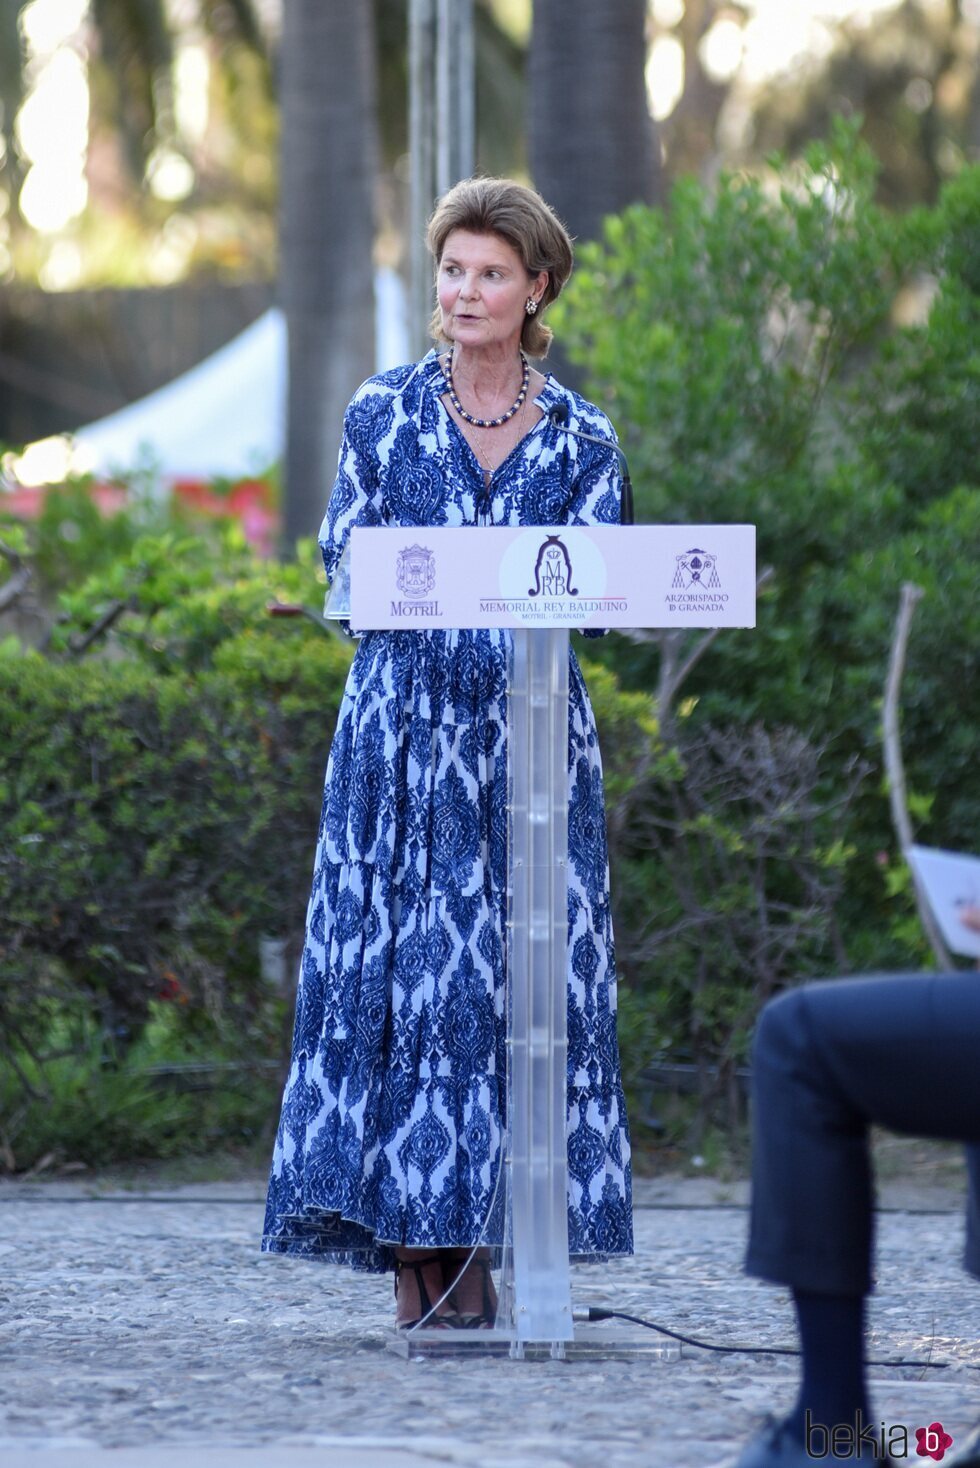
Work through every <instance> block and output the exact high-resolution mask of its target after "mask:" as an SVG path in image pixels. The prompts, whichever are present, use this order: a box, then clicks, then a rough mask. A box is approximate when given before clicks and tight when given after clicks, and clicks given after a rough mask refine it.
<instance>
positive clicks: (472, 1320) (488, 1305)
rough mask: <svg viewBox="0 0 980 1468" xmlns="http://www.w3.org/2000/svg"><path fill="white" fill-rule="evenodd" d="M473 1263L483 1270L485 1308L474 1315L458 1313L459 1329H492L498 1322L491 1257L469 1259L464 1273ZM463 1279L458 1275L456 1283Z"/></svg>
mask: <svg viewBox="0 0 980 1468" xmlns="http://www.w3.org/2000/svg"><path fill="white" fill-rule="evenodd" d="M472 1265H475V1266H476V1268H477V1269H479V1270H480V1271H481V1272H482V1276H483V1308H482V1310H480V1311H478V1312H477V1313H476V1314H473V1315H463V1314H461V1313H460V1314H457V1316H456V1321H457V1329H459V1330H492V1329H493V1327H494V1326H495V1325H496V1323H497V1304H496V1301H495V1300H494V1298H493V1295H492V1294H491V1287H492V1285H493V1275H492V1273H491V1270H490V1260H489V1259H481V1258H475V1259H470V1260H468V1261H467V1264H466V1268H465V1269H464V1270H463V1274H465V1273H466V1270H467V1269H469V1268H470V1267H471V1266H472ZM461 1279H462V1275H457V1276H456V1284H457V1285H458V1284H459V1282H460V1280H461Z"/></svg>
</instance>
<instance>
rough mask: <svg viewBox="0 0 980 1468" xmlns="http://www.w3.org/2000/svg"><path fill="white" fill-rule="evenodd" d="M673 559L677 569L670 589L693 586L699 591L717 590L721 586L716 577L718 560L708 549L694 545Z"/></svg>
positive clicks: (677, 589)
mask: <svg viewBox="0 0 980 1468" xmlns="http://www.w3.org/2000/svg"><path fill="white" fill-rule="evenodd" d="M674 559H675V560H676V562H677V569H676V570H675V572H674V579H673V581H672V582H671V590H673V591H690V589H691V587H692V586H693V587H695V588H696V589H697V590H699V591H717V590H718V589H719V587H720V586H721V582H720V581H719V579H718V560H717V557H716V556H713V555H712V554H711V552H710V551H706V550H698V549H697V547H695V548H694V549H693V550H689V551H684V552H683V554H682V555H679V556H675V558H674Z"/></svg>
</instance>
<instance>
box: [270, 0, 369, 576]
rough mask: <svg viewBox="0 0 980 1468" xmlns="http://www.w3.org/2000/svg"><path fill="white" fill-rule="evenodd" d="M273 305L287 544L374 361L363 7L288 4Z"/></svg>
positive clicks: (321, 486) (314, 511) (334, 2)
mask: <svg viewBox="0 0 980 1468" xmlns="http://www.w3.org/2000/svg"><path fill="white" fill-rule="evenodd" d="M280 96H281V99H282V102H281V106H282V172H281V204H280V271H279V284H280V299H281V302H282V306H283V309H284V311H285V314H286V321H287V326H288V333H289V397H288V411H287V437H286V455H285V513H284V526H283V533H284V540H285V545H286V547H291V546H292V545H293V544H294V543H295V541H296V539H297V537H299V536H301V535H310V534H312V533H313V532H314V531H315V530H316V528H317V525H318V524H319V521H320V517H321V515H322V513H323V507H324V504H325V500H326V493H327V490H328V489H329V486H330V481H331V480H332V478H333V473H334V468H335V465H336V461H337V448H338V445H339V441H340V430H341V420H342V416H343V410H344V405H345V403H346V402H347V400H348V398H349V397H350V395H351V392H352V391H353V389H354V388H355V387H356V386H357V384H358V382H359V381H361V379H363V378H364V377H366V376H367V375H368V373H369V372H370V371H371V367H372V363H373V356H374V313H373V286H372V275H373V269H372V258H371V257H372V248H373V243H374V188H375V177H376V167H377V165H376V158H377V141H376V122H375V105H374V103H375V84H374V36H373V27H372V24H371V9H370V7H369V6H366V5H362V4H356V5H346V4H340V3H338V0H327V3H325V0H286V3H285V5H284V8H283V31H282V49H281V61H280Z"/></svg>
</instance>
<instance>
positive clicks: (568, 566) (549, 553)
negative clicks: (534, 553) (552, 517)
mask: <svg viewBox="0 0 980 1468" xmlns="http://www.w3.org/2000/svg"><path fill="white" fill-rule="evenodd" d="M527 594H528V596H578V588H577V587H575V586H573V585H572V558H571V556H570V555H569V554H568V547H567V546H566V545H565V542H564V541H563V540H562V538H561V536H560V535H549V536H548V538H547V540H544V541H542V543H541V547H540V549H539V550H538V558H537V560H536V561H535V563H534V585H533V586H529V587H528V589H527Z"/></svg>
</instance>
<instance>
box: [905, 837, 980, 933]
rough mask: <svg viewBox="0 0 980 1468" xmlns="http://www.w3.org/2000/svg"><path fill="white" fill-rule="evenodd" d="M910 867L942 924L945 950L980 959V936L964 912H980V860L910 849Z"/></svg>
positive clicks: (934, 851)
mask: <svg viewBox="0 0 980 1468" xmlns="http://www.w3.org/2000/svg"><path fill="white" fill-rule="evenodd" d="M908 859H909V864H910V865H911V867H912V871H913V872H914V874H915V876H916V879H917V881H918V883H919V886H920V887H921V889H922V891H923V892H924V893H925V896H926V901H927V902H928V903H929V906H930V907H931V908H932V911H933V914H934V916H935V919H936V921H937V923H938V924H939V929H940V932H941V933H942V935H943V938H944V939H945V942H946V947H947V948H949V949H951V950H952V952H953V953H962V954H963V955H964V956H965V957H967V958H980V933H975V932H974V931H973V929H972V928H968V927H967V926H966V924H965V923H964V922H963V920H962V913H963V911H964V909H965V908H968V907H975V908H977V909H978V910H980V857H976V856H964V855H963V854H962V853H961V852H959V851H939V850H937V849H936V848H934V847H930V846H910V847H909V849H908Z"/></svg>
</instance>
